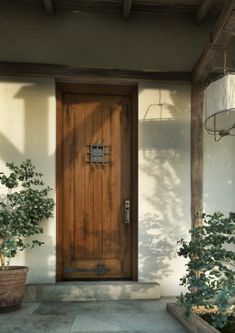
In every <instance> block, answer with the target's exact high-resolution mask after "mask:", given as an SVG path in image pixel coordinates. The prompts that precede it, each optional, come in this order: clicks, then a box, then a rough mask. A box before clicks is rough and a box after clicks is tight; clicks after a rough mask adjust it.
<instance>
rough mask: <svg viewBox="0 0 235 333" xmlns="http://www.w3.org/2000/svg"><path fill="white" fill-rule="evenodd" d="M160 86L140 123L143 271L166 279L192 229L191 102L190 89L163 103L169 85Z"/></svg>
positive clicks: (151, 277) (180, 90) (152, 277)
mask: <svg viewBox="0 0 235 333" xmlns="http://www.w3.org/2000/svg"><path fill="white" fill-rule="evenodd" d="M155 89H156V98H155V99H156V103H155V102H154V103H152V104H148V105H147V106H146V105H145V114H144V116H143V117H142V119H141V120H140V123H139V135H140V141H139V142H140V146H139V150H140V155H139V165H140V192H141V194H140V196H141V199H140V208H139V210H140V226H139V253H140V254H139V270H140V273H139V274H140V278H141V279H143V280H145V281H158V282H160V281H163V280H164V279H165V278H166V277H169V276H170V275H173V274H174V271H175V270H177V267H175V266H174V265H175V264H173V263H172V262H173V261H174V260H175V259H176V258H177V240H179V239H180V238H182V237H183V238H184V237H188V229H189V228H190V188H189V187H190V102H189V98H188V92H187V91H186V92H185V89H184V87H180V86H179V87H178V88H177V90H171V91H170V92H169V97H167V98H163V99H162V100H163V101H160V103H159V102H158V100H160V98H159V92H160V91H161V89H166V87H164V86H163V87H159V88H155ZM167 89H168V90H169V86H167ZM140 94H141V92H140ZM140 96H141V95H140ZM152 96H153V95H152ZM164 99H165V101H164ZM141 206H142V207H141Z"/></svg>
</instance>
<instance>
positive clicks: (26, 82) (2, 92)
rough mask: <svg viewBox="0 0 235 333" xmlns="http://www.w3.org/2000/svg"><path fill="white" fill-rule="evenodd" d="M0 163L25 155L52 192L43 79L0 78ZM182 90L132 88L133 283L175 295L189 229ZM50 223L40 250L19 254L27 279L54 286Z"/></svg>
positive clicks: (49, 101) (48, 99)
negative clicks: (135, 139)
mask: <svg viewBox="0 0 235 333" xmlns="http://www.w3.org/2000/svg"><path fill="white" fill-rule="evenodd" d="M0 112H1V119H2V121H1V124H0V133H1V134H0V151H1V154H0V164H1V168H2V167H3V165H4V162H5V161H12V160H14V161H22V160H23V159H24V158H25V157H29V158H31V159H32V160H33V161H34V163H35V164H36V165H37V166H38V168H39V169H40V170H42V172H43V173H44V174H45V178H46V181H47V182H48V183H49V184H50V186H51V187H52V188H54V189H55V86H54V81H53V80H50V79H36V78H31V79H26V78H24V79H22V78H20V79H19V78H10V77H9V78H1V80H0ZM190 224H191V221H190V86H189V85H176V84H159V83H153V82H144V81H143V82H140V83H139V280H140V281H141V282H150V281H155V282H159V283H160V284H161V295H176V294H178V293H179V288H178V284H179V278H180V277H181V276H182V274H183V272H184V261H183V260H181V259H179V258H177V255H176V251H177V249H176V242H177V240H178V239H180V238H181V237H187V236H188V232H187V231H188V229H189V228H190ZM55 237H56V232H55V218H54V219H52V220H51V221H48V222H45V223H44V234H43V235H42V236H41V239H42V240H43V241H45V245H44V246H43V247H41V248H35V249H34V250H27V251H25V252H23V253H20V254H19V255H18V256H17V258H16V261H15V262H16V263H17V264H27V265H28V266H29V267H30V273H29V279H28V281H29V282H33V283H38V282H41V283H43V282H47V283H48V282H54V276H55Z"/></svg>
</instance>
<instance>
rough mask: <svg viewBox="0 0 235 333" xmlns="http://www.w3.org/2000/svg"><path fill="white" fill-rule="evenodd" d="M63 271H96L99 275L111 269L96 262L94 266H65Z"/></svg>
mask: <svg viewBox="0 0 235 333" xmlns="http://www.w3.org/2000/svg"><path fill="white" fill-rule="evenodd" d="M64 272H65V273H97V275H99V276H103V275H105V274H106V273H109V272H111V269H109V268H108V267H106V266H105V265H104V264H97V266H96V268H65V269H64Z"/></svg>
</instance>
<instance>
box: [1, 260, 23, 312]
mask: <svg viewBox="0 0 235 333" xmlns="http://www.w3.org/2000/svg"><path fill="white" fill-rule="evenodd" d="M27 272H28V267H24V266H11V267H9V268H8V270H7V271H1V270H0V312H10V311H14V310H17V309H18V308H19V307H20V305H21V302H22V300H23V297H24V290H25V281H26V276H27Z"/></svg>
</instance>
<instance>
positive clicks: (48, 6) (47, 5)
mask: <svg viewBox="0 0 235 333" xmlns="http://www.w3.org/2000/svg"><path fill="white" fill-rule="evenodd" d="M41 1H42V4H43V7H44V9H45V11H46V12H47V14H48V15H51V16H52V15H55V5H54V2H53V0H41Z"/></svg>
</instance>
